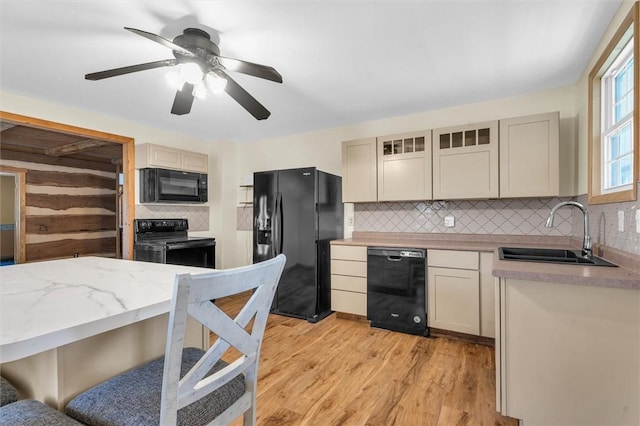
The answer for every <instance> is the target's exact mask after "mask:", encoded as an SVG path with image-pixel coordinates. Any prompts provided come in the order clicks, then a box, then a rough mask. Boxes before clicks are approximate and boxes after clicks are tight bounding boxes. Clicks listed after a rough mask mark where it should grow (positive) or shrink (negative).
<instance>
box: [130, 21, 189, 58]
mask: <svg viewBox="0 0 640 426" xmlns="http://www.w3.org/2000/svg"><path fill="white" fill-rule="evenodd" d="M124 29H125V30H127V31H131V32H132V33H134V34H138V35H139V36H142V37H144V38H148V39H149V40H151V41H155V42H156V43H160V44H161V45H163V46H164V47H168V48H169V49H171V50H175V51H178V52H180V53H182V54H183V55H186V56H192V57H193V56H196V54H195V53H193V52H192V51H190V50H187V49H185V48H184V47H182V46H178V45H177V44H175V43H174V42H172V41H169V40H167V39H166V38H164V37H160V36H159V35H157V34H153V33H149V32H146V31H142V30H137V29H135V28H129V27H124Z"/></svg>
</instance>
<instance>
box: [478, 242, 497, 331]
mask: <svg viewBox="0 0 640 426" xmlns="http://www.w3.org/2000/svg"><path fill="white" fill-rule="evenodd" d="M492 269H493V253H489V252H480V270H479V272H480V336H483V337H490V338H494V337H496V308H495V287H496V286H495V282H496V278H495V277H494V276H493V275H491V270H492Z"/></svg>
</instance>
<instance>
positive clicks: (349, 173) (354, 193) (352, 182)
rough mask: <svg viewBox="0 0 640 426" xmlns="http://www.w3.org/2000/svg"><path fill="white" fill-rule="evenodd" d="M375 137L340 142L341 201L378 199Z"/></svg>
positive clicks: (356, 201) (353, 201)
mask: <svg viewBox="0 0 640 426" xmlns="http://www.w3.org/2000/svg"><path fill="white" fill-rule="evenodd" d="M376 146H377V145H376V138H367V139H357V140H352V141H345V142H342V201H343V202H345V203H359V202H360V203H362V202H368V201H377V200H378V178H377V176H378V175H377V162H376V158H377V157H376Z"/></svg>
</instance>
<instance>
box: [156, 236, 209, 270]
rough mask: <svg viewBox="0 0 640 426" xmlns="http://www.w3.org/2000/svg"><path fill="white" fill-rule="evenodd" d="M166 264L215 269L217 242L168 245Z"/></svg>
mask: <svg viewBox="0 0 640 426" xmlns="http://www.w3.org/2000/svg"><path fill="white" fill-rule="evenodd" d="M165 263H168V264H171V265H186V266H199V267H202V268H215V267H216V243H215V241H201V242H185V243H171V244H167V247H166V259H165Z"/></svg>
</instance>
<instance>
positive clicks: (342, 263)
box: [331, 260, 367, 277]
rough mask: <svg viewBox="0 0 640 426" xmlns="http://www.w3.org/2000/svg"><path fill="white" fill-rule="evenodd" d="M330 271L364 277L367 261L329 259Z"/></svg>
mask: <svg viewBox="0 0 640 426" xmlns="http://www.w3.org/2000/svg"><path fill="white" fill-rule="evenodd" d="M331 273H332V274H337V275H351V276H354V277H366V276H367V262H353V261H351V260H331Z"/></svg>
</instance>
